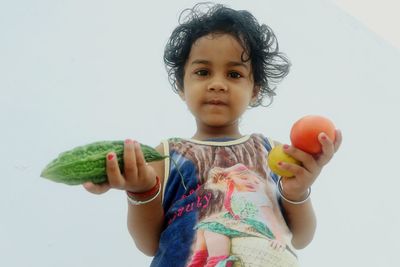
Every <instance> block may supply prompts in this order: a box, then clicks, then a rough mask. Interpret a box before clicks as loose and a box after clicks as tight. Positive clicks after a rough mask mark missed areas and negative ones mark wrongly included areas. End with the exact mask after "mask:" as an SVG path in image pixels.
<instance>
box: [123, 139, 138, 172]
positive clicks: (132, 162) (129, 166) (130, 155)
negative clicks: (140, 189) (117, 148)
mask: <svg viewBox="0 0 400 267" xmlns="http://www.w3.org/2000/svg"><path fill="white" fill-rule="evenodd" d="M124 175H125V178H126V179H127V180H131V179H135V178H136V177H137V167H136V150H135V142H134V141H133V140H132V139H126V140H125V145H124Z"/></svg>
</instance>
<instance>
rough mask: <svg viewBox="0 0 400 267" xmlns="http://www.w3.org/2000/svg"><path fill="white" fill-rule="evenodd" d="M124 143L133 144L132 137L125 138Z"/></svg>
mask: <svg viewBox="0 0 400 267" xmlns="http://www.w3.org/2000/svg"><path fill="white" fill-rule="evenodd" d="M125 144H127V145H130V144H133V140H132V139H126V140H125Z"/></svg>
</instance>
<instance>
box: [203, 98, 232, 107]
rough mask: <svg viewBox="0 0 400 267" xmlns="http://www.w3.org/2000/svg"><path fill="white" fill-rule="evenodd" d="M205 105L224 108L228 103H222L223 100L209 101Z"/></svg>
mask: <svg viewBox="0 0 400 267" xmlns="http://www.w3.org/2000/svg"><path fill="white" fill-rule="evenodd" d="M206 104H209V105H217V106H225V105H227V104H228V103H227V102H226V101H224V100H221V99H210V100H207V101H206Z"/></svg>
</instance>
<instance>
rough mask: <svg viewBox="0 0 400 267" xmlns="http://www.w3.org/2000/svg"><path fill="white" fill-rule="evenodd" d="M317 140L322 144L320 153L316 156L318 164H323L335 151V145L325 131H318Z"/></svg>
mask: <svg viewBox="0 0 400 267" xmlns="http://www.w3.org/2000/svg"><path fill="white" fill-rule="evenodd" d="M318 140H319V142H320V143H321V145H322V153H321V154H320V155H319V156H318V164H319V165H320V166H323V165H325V164H327V163H328V162H329V161H330V160H331V159H332V157H333V154H334V153H335V147H334V144H333V140H331V139H330V138H329V136H328V135H327V134H325V133H320V134H319V135H318Z"/></svg>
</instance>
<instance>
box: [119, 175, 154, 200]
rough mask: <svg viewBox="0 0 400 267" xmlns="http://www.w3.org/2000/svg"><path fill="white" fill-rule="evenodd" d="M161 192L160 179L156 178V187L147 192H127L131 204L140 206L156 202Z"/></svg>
mask: <svg viewBox="0 0 400 267" xmlns="http://www.w3.org/2000/svg"><path fill="white" fill-rule="evenodd" d="M160 191H161V183H160V178H159V177H158V176H156V181H155V185H154V186H153V187H151V188H150V189H148V190H146V191H129V190H127V191H126V194H127V196H128V200H129V201H130V203H131V204H134V205H140V204H144V203H147V202H150V201H152V200H154V199H155V198H156V197H157V196H158V195H159V193H160Z"/></svg>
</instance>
